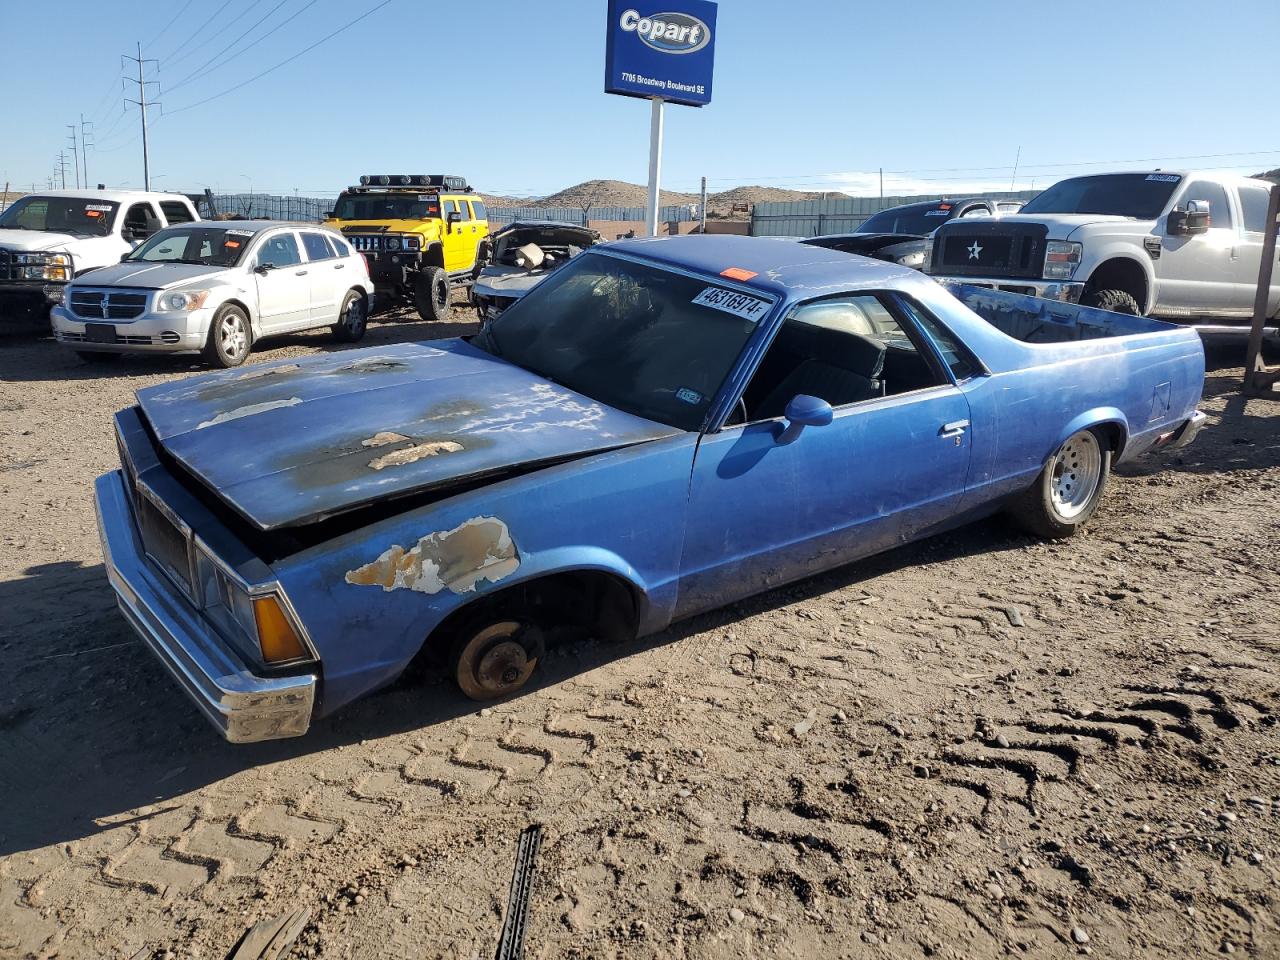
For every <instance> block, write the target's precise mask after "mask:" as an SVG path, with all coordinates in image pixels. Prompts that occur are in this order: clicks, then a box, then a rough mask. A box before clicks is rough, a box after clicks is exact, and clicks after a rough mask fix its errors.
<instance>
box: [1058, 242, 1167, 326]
mask: <svg viewBox="0 0 1280 960" xmlns="http://www.w3.org/2000/svg"><path fill="white" fill-rule="evenodd" d="M1136 243H1137V249H1141V247H1142V242H1141V241H1140V240H1139V241H1136ZM1134 244H1135V240H1134V238H1132V237H1123V238H1111V239H1106V240H1102V241H1101V242H1099V243H1097V244H1096V245H1095V244H1094V243H1092V242H1091V241H1090V240H1088V239H1086V240H1085V241H1084V245H1085V263H1086V264H1088V266H1089V269H1088V270H1087V271H1085V270H1076V275H1075V277H1074V279H1075V280H1077V281H1083V282H1085V283H1088V282H1089V280H1091V279H1092V277H1093V275H1094V273H1095V272H1096V271H1097V269H1098V268H1099V267H1101V266H1102V265H1103V264H1104V263H1109V262H1110V261H1112V260H1125V261H1127V262H1129V263H1131V264H1133V265H1134V266H1135V267H1137V268H1138V269H1139V270H1141V271H1142V274H1143V276H1144V277H1145V278H1146V284H1147V302H1146V303H1140V304H1138V306H1139V307H1141V308H1142V312H1143V315H1144V316H1145V315H1146V313H1147V311H1149V310H1150V309H1151V307H1152V306H1153V305H1154V304H1155V302H1156V284H1157V283H1158V281H1157V280H1156V272H1155V268H1154V267H1152V265H1151V257H1150V256H1144V257H1141V258H1139V257H1136V256H1134V252H1135V247H1134ZM1082 266H1083V264H1082Z"/></svg>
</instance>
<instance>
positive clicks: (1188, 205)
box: [925, 170, 1280, 339]
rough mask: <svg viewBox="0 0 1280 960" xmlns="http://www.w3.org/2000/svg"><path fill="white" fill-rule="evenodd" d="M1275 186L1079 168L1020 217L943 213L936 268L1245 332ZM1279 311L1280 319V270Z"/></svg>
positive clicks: (972, 280)
mask: <svg viewBox="0 0 1280 960" xmlns="http://www.w3.org/2000/svg"><path fill="white" fill-rule="evenodd" d="M1270 189H1271V184H1270V183H1268V182H1267V181H1265V180H1257V179H1253V178H1251V177H1240V176H1234V175H1224V174H1221V173H1210V172H1193V171H1165V170H1152V171H1143V172H1139V173H1104V174H1096V175H1090V176H1083V177H1072V178H1071V179H1069V180H1062V181H1059V182H1058V183H1056V184H1054V185H1053V186H1052V187H1049V188H1048V189H1047V190H1045V191H1044V192H1043V193H1041V194H1040V195H1039V196H1038V197H1036V198H1035V199H1034V200H1032V201H1031V202H1029V203H1028V204H1027V205H1026V206H1024V207H1023V208H1022V210H1021V211H1019V212H1018V213H1016V214H1013V215H1011V216H1005V217H1001V218H999V219H992V220H982V219H978V220H953V221H949V222H947V223H944V224H942V226H940V227H939V228H938V230H937V232H935V233H934V235H933V243H932V245H931V246H930V248H929V250H928V253H927V255H926V261H925V272H926V273H929V274H931V275H933V276H935V277H938V278H939V279H943V278H945V279H952V280H957V281H960V282H962V283H967V284H972V285H976V286H983V287H991V288H994V289H997V290H1006V291H1010V292H1013V293H1026V294H1031V295H1033V296H1037V297H1047V298H1049V299H1054V300H1066V301H1070V302H1073V303H1082V304H1084V305H1086V306H1092V307H1102V308H1103V309H1106V310H1113V311H1117V312H1120V313H1132V314H1140V315H1143V316H1151V317H1160V318H1163V319H1167V320H1172V321H1175V322H1179V323H1187V324H1190V325H1192V326H1195V327H1196V328H1197V329H1199V330H1200V331H1201V333H1205V334H1236V335H1244V334H1247V332H1248V329H1249V318H1250V317H1251V316H1252V314H1253V302H1254V297H1255V294H1256V291H1257V287H1258V268H1259V266H1260V264H1261V256H1262V241H1263V237H1264V236H1265V233H1266V230H1267V224H1266V222H1265V221H1266V215H1267V201H1268V198H1269V191H1270ZM1271 229H1273V230H1274V229H1275V225H1274V224H1272V225H1271ZM1267 317H1268V319H1269V320H1272V321H1274V320H1276V319H1277V318H1280V270H1277V271H1276V273H1275V280H1273V285H1272V287H1271V297H1270V300H1269V301H1268V306H1267ZM1266 334H1267V336H1268V338H1271V339H1275V338H1277V337H1280V328H1277V326H1276V325H1275V324H1274V323H1271V324H1269V325H1268V327H1267V330H1266Z"/></svg>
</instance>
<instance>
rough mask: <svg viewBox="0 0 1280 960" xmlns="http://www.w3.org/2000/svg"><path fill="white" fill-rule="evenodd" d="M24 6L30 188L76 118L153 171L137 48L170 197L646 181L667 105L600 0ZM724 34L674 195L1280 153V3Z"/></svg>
mask: <svg viewBox="0 0 1280 960" xmlns="http://www.w3.org/2000/svg"><path fill="white" fill-rule="evenodd" d="M384 2H385V5H383V6H379V4H382V3H384ZM637 5H638V6H643V4H642V3H640V0H637ZM375 8H377V9H375ZM655 9H656V8H655ZM370 10H372V11H374V12H372V13H371V14H370V15H369V16H367V17H366V18H365V19H363V20H361V21H360V22H358V23H356V24H355V25H353V26H351V27H349V28H348V29H345V30H343V31H342V32H341V33H339V34H338V35H337V36H335V37H333V38H332V39H330V40H328V41H326V42H324V43H321V44H320V45H319V46H317V47H316V48H315V49H313V50H311V51H310V52H307V53H304V54H302V55H301V56H299V57H297V59H295V60H293V61H292V62H290V63H287V64H286V65H284V66H282V67H280V68H279V69H277V70H274V71H273V72H271V73H269V74H267V75H266V76H263V77H261V78H260V79H256V80H252V82H249V83H247V84H245V85H244V86H243V87H242V88H241V89H238V90H234V91H233V92H230V93H227V94H226V95H222V96H220V94H222V93H223V91H226V90H228V89H230V88H232V87H234V86H236V85H237V84H240V83H242V82H244V81H246V80H250V79H251V78H253V77H254V76H255V75H257V74H259V73H261V72H262V71H264V70H267V69H268V68H271V67H273V66H275V65H276V64H279V63H280V62H282V61H284V60H286V59H288V58H290V57H293V56H294V55H295V54H298V53H299V52H300V51H303V50H304V49H305V48H306V47H308V46H310V45H311V44H313V43H315V42H316V41H319V40H321V39H322V38H324V37H325V36H326V35H328V34H330V33H333V32H334V31H335V30H338V29H340V28H342V27H343V26H344V25H345V24H347V23H348V22H349V21H351V20H353V19H355V18H357V17H359V16H360V15H361V14H364V13H366V12H367V11H370ZM51 11H56V18H55V19H54V20H53V21H52V24H53V26H52V28H51V21H50V14H51ZM264 15H266V19H264V20H262V22H261V24H260V25H258V26H257V27H254V24H255V23H257V22H258V21H259V20H260V19H261V18H263V17H264ZM290 18H292V19H290ZM4 20H5V31H4V39H3V41H0V42H2V43H3V57H0V82H2V83H3V87H4V89H6V90H7V91H9V93H10V96H9V97H8V98H7V100H6V104H5V108H4V111H3V113H2V114H0V179H7V180H11V181H13V183H14V184H15V187H14V188H15V189H19V188H25V189H29V188H30V186H31V184H32V182H35V183H37V184H38V185H39V186H41V187H43V186H44V185H45V183H46V179H47V177H48V176H49V175H50V174H51V173H52V171H53V168H54V164H55V158H56V156H57V153H58V151H59V150H61V149H64V148H68V146H69V140H68V139H67V138H68V133H69V131H68V129H67V127H66V124H69V123H73V122H75V121H78V120H79V117H80V114H81V113H84V114H85V116H86V118H88V119H91V120H93V121H95V130H96V140H97V146H96V147H95V148H94V149H93V150H91V151H90V152H89V154H88V162H89V177H90V179H91V181H93V182H95V183H96V182H99V181H103V182H107V183H109V184H111V185H113V186H130V187H137V186H140V185H141V180H142V161H141V144H140V140H138V139H135V138H136V137H137V134H138V130H139V122H138V118H137V116H136V112H135V111H136V108H134V107H129V112H128V113H127V114H123V115H122V108H121V99H122V94H121V84H120V81H119V77H120V75H121V69H120V59H119V58H120V54H122V53H130V54H132V53H133V52H134V45H135V43H136V42H138V41H142V42H143V44H144V56H147V57H158V58H160V70H159V73H158V74H157V75H156V76H157V78H158V79H159V80H160V96H159V99H160V100H161V101H162V102H163V104H164V113H163V115H161V116H160V118H159V119H158V120H156V122H155V123H154V124H153V126H152V128H151V169H152V174H153V177H154V185H155V186H156V187H158V188H160V189H183V190H198V189H201V188H203V187H205V186H209V187H213V188H215V189H217V190H220V191H225V192H232V191H244V190H248V189H249V188H250V187H251V186H252V188H253V189H254V190H255V191H257V192H264V191H268V192H273V193H291V192H292V191H293V190H294V189H297V190H298V191H299V192H300V193H302V194H304V195H319V194H322V193H333V192H336V191H337V190H339V189H340V188H341V187H342V186H343V185H345V184H346V183H349V182H351V181H352V180H353V179H354V178H355V177H356V176H358V175H359V174H360V173H361V172H367V171H382V170H389V171H397V172H398V171H401V170H403V171H406V172H449V173H454V172H456V173H461V174H463V175H465V176H467V177H468V178H469V179H470V181H471V182H472V184H473V185H474V186H475V187H476V188H477V189H480V190H484V191H486V192H492V193H505V194H513V195H522V196H527V195H536V194H543V193H547V192H551V191H554V190H557V189H559V188H561V187H564V186H568V185H570V184H573V183H577V182H579V181H582V180H587V179H594V178H614V179H620V180H630V181H633V182H643V181H644V180H645V177H646V171H647V150H648V105H647V104H646V103H644V102H643V101H640V100H633V99H630V98H626V97H617V96H609V95H606V94H604V93H603V92H602V86H603V82H602V78H603V72H604V21H605V3H604V0H542V2H540V3H536V4H533V3H516V2H513V0H464V2H460V3H450V4H444V3H437V2H435V0H190V2H189V3H188V2H186V0H164V2H160V0H112V2H110V3H108V2H103V0H61V2H59V3H58V4H56V5H55V6H54V7H50V6H49V5H47V4H34V3H16V2H6V3H5V17H4ZM286 20H288V22H287V23H286V22H285V21H286ZM251 28H252V29H251ZM273 28H278V29H275V30H274V31H273ZM245 31H248V33H247V34H246V35H245V36H244V38H243V40H240V41H239V43H237V44H233V41H235V40H236V38H237V37H239V36H240V35H241V34H242V33H245ZM718 34H719V35H718V37H717V41H716V42H717V60H716V76H715V99H714V101H713V102H712V104H711V105H710V106H708V107H705V108H702V109H694V108H689V107H679V106H670V107H668V108H667V129H666V144H667V148H666V152H665V169H664V177H663V186H664V187H665V188H667V189H677V190H694V189H696V188H697V184H698V178H699V177H700V176H702V175H706V176H707V177H708V178H709V180H710V186H711V188H712V189H713V190H715V189H724V188H727V187H729V186H734V185H737V184H742V183H762V184H766V185H773V186H788V187H796V188H800V189H811V190H824V189H832V190H839V189H844V190H848V191H851V192H855V193H874V192H875V190H876V177H877V173H876V171H877V170H878V169H879V168H881V167H883V168H884V170H885V192H886V193H888V194H901V193H915V192H929V191H947V192H958V191H960V190H965V189H969V188H979V187H999V188H1003V189H1008V187H1009V185H1010V183H1011V182H1013V180H1014V177H1013V170H1012V167H1013V164H1014V159H1015V156H1016V155H1017V154H1018V151H1019V148H1021V160H1020V163H1019V172H1018V175H1017V178H1016V182H1017V185H1018V186H1019V187H1020V188H1022V187H1027V186H1044V185H1046V184H1047V183H1049V182H1051V181H1052V180H1054V179H1058V178H1060V177H1063V176H1067V175H1070V174H1074V173H1079V172H1088V171H1091V170H1105V169H1108V168H1111V167H1116V166H1119V167H1124V166H1132V165H1141V164H1133V163H1128V164H1126V163H1123V162H1120V161H1140V160H1147V159H1148V158H1189V157H1192V156H1196V157H1201V159H1186V160H1175V159H1170V160H1167V161H1161V162H1160V163H1150V164H1146V165H1163V166H1168V167H1173V166H1197V167H1215V168H1217V167H1221V168H1232V169H1237V170H1240V171H1242V172H1254V171H1257V170H1262V169H1267V168H1271V167H1277V166H1280V132H1277V131H1276V129H1275V124H1274V121H1275V107H1274V104H1275V97H1276V89H1275V71H1274V70H1273V69H1269V70H1263V69H1262V68H1261V66H1260V64H1261V63H1263V62H1264V61H1266V62H1271V63H1274V57H1275V54H1274V50H1273V51H1270V52H1269V51H1268V50H1267V49H1266V45H1267V44H1268V43H1271V44H1272V45H1274V43H1275V42H1276V38H1277V37H1280V2H1277V0H1227V2H1225V3H1219V4H1215V5H1213V6H1212V7H1211V6H1210V5H1208V4H1206V3H1204V2H1179V0H1170V2H1162V3H1159V4H1152V3H1136V2H1128V0H1109V2H1094V0H1077V2H1075V3H1071V4H1065V5H1064V4H1052V5H1050V4H1041V3H1035V2H1026V0H1022V2H1013V0H1009V2H1006V0H999V2H994V0H993V2H981V0H973V2H969V3H965V2H935V0H915V2H911V3H884V2H858V0H849V2H835V0H790V2H787V3H779V2H776V0H721V3H720V11H719V30H718ZM251 44H252V46H250V45H251ZM228 45H231V46H230V49H228V50H227V51H226V53H225V54H224V55H223V56H222V57H221V58H217V57H215V55H216V54H218V52H219V51H220V50H222V49H223V48H225V47H227V46H228ZM238 51H242V52H239V54H238V55H237V52H238ZM211 58H212V62H210V61H211ZM1268 58H1269V59H1268ZM206 64H207V66H206ZM202 70H203V71H205V72H203V73H202V72H201V71H202ZM130 86H133V85H130ZM14 93H19V94H21V96H16V97H15V96H13V94H14ZM129 95H130V96H131V97H135V94H134V93H130V94H129ZM210 97H214V98H215V99H212V100H210V101H209V102H207V103H200V101H203V100H206V99H207V98H210ZM1208 155H1213V156H1208ZM1091 162H1092V163H1095V165H1093V166H1071V165H1070V164H1086V163H1091ZM70 182H71V175H70V173H68V183H70Z"/></svg>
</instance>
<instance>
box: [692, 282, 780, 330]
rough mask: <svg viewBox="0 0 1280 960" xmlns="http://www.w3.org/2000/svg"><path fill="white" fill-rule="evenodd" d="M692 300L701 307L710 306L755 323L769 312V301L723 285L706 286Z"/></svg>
mask: <svg viewBox="0 0 1280 960" xmlns="http://www.w3.org/2000/svg"><path fill="white" fill-rule="evenodd" d="M693 302H694V303H696V304H698V305H699V306H703V307H712V308H714V309H716V310H723V311H724V312H725V313H732V314H733V315H734V316H736V317H742V318H744V319H746V320H750V321H751V322H752V323H755V322H756V321H757V320H759V319H760V318H761V317H763V316H764V315H765V314H766V313H768V312H769V306H770V304H769V301H768V300H761V299H759V298H758V297H751V296H748V295H747V294H745V293H737V292H735V291H733V290H725V289H724V288H723V287H707V288H706V289H705V290H703V291H702V292H701V293H700V294H698V295H697V296H696V297H694V298H693Z"/></svg>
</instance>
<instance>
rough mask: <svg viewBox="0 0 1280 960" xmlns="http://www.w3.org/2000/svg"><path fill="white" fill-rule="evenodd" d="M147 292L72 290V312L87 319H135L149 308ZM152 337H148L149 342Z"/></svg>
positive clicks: (69, 303) (70, 304)
mask: <svg viewBox="0 0 1280 960" xmlns="http://www.w3.org/2000/svg"><path fill="white" fill-rule="evenodd" d="M147 297H148V294H146V293H121V292H120V291H118V290H84V289H79V288H77V289H75V290H73V291H72V292H71V297H70V299H69V300H68V305H69V306H70V308H71V312H72V313H74V314H75V315H76V316H77V317H81V318H83V319H85V320H133V319H135V318H136V317H140V316H142V314H143V313H144V312H145V311H146V309H147ZM150 340H151V338H150V337H148V338H147V342H148V343H149V342H150Z"/></svg>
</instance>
